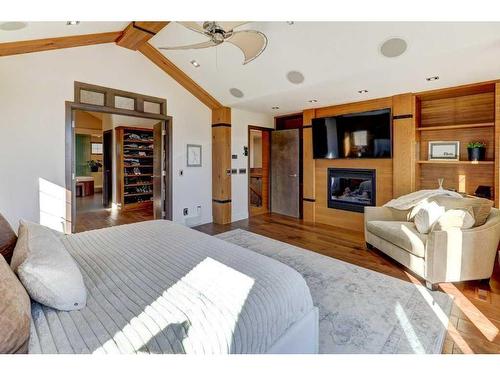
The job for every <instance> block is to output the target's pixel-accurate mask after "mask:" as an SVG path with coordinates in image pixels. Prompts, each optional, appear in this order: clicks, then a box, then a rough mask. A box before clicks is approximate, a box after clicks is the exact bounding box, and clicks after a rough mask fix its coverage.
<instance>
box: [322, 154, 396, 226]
mask: <svg viewBox="0 0 500 375" xmlns="http://www.w3.org/2000/svg"><path fill="white" fill-rule="evenodd" d="M315 164H316V166H315V174H316V202H315V203H316V207H315V211H316V217H315V219H316V220H315V221H316V222H317V223H322V224H329V225H333V226H336V227H340V228H346V229H350V230H359V231H362V230H363V214H362V213H360V212H351V211H344V210H337V209H332V208H328V189H327V177H328V175H327V172H328V168H360V169H375V171H376V185H377V206H381V205H383V204H384V203H386V202H388V201H389V200H391V199H392V196H393V194H392V180H393V174H392V160H391V159H337V160H326V159H321V160H320V159H318V160H316V162H315Z"/></svg>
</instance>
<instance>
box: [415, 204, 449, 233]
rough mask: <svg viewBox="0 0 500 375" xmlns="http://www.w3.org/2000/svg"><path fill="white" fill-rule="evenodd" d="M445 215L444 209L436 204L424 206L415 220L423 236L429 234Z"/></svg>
mask: <svg viewBox="0 0 500 375" xmlns="http://www.w3.org/2000/svg"><path fill="white" fill-rule="evenodd" d="M444 213H445V210H444V207H441V206H439V205H438V204H437V203H436V202H429V203H426V204H423V205H422V206H421V207H420V210H419V211H418V212H417V214H416V215H415V218H414V220H415V226H416V227H417V230H418V231H419V232H420V233H423V234H427V233H429V231H430V230H431V228H432V225H433V224H434V223H435V222H436V220H438V219H439V217H440V216H441V215H443V214H444Z"/></svg>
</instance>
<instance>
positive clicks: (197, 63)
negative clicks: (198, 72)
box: [190, 60, 200, 68]
mask: <svg viewBox="0 0 500 375" xmlns="http://www.w3.org/2000/svg"><path fill="white" fill-rule="evenodd" d="M190 63H191V65H193V66H194V67H195V68H199V67H200V63H199V62H198V61H196V60H191V61H190Z"/></svg>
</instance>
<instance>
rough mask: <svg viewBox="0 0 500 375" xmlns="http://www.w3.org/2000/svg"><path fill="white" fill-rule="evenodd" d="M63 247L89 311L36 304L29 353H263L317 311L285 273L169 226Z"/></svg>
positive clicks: (98, 235)
mask: <svg viewBox="0 0 500 375" xmlns="http://www.w3.org/2000/svg"><path fill="white" fill-rule="evenodd" d="M62 241H63V244H64V246H65V247H66V249H67V250H68V251H69V252H70V254H71V255H72V256H73V257H74V259H75V260H76V262H77V263H78V265H79V267H80V269H81V272H82V275H83V279H84V282H85V286H86V288H87V294H88V296H87V306H86V307H85V308H84V309H82V310H79V311H69V312H66V311H57V310H54V309H51V308H48V307H45V306H43V305H40V304H38V303H32V318H33V322H32V327H31V338H30V345H29V352H30V353H138V352H145V353H194V354H212V353H265V352H267V351H268V349H269V348H270V347H271V346H272V345H273V344H274V343H275V342H276V341H277V340H278V339H279V338H280V337H281V336H282V335H283V334H284V333H285V332H286V330H287V329H288V328H289V327H290V326H291V325H292V324H294V323H295V322H297V321H299V320H300V319H302V318H303V317H304V316H305V315H306V314H307V313H308V312H309V311H311V309H312V308H313V305H312V299H311V294H310V292H309V289H308V287H307V285H306V283H305V281H304V279H303V278H302V276H301V275H300V274H299V273H297V272H296V271H294V270H292V269H291V268H290V267H288V266H286V265H284V264H282V263H280V262H278V261H276V260H273V259H271V258H268V257H266V256H263V255H260V254H257V253H255V252H252V251H250V250H246V249H243V248H241V247H239V246H236V245H233V244H230V243H228V242H225V241H222V240H219V239H217V238H214V237H211V236H207V235H205V234H203V233H200V232H197V231H195V230H192V229H189V228H186V227H183V226H180V225H178V224H174V223H172V222H169V221H149V222H143V223H137V224H131V225H123V226H118V227H113V228H107V229H101V230H96V231H90V232H84V233H79V234H74V235H69V236H65V237H64V238H63V239H62Z"/></svg>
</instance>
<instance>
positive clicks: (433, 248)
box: [425, 215, 500, 283]
mask: <svg viewBox="0 0 500 375" xmlns="http://www.w3.org/2000/svg"><path fill="white" fill-rule="evenodd" d="M499 241H500V216H498V215H492V216H490V217H489V218H488V221H487V222H486V223H485V224H484V225H482V226H480V227H476V228H471V229H465V230H462V229H460V228H451V229H448V230H443V231H434V232H431V233H430V234H429V237H428V239H427V246H426V254H425V263H426V270H425V273H426V277H425V279H426V280H428V281H430V282H431V283H439V282H445V281H450V282H452V281H465V280H479V279H487V278H489V277H491V274H492V273H493V266H494V264H495V257H496V252H497V249H498V244H499Z"/></svg>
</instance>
